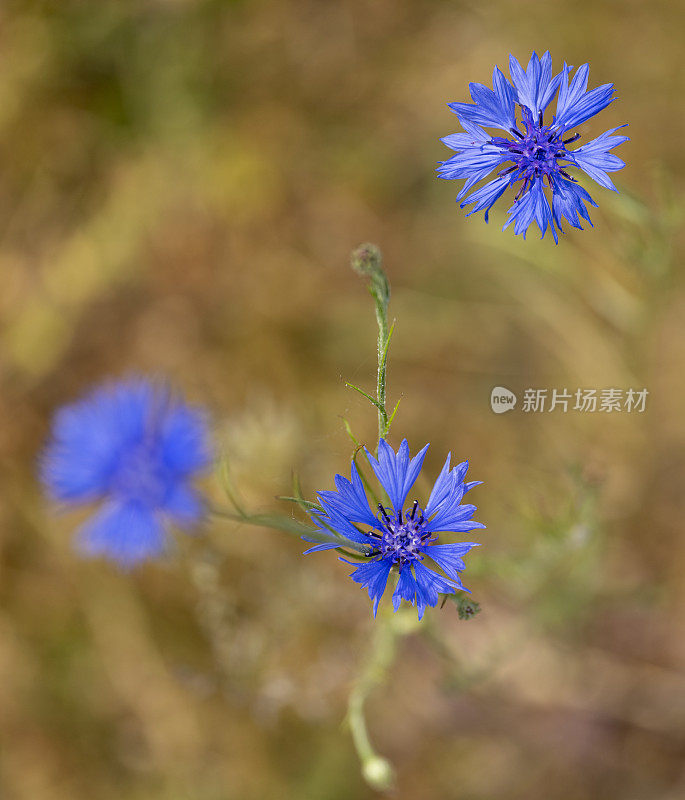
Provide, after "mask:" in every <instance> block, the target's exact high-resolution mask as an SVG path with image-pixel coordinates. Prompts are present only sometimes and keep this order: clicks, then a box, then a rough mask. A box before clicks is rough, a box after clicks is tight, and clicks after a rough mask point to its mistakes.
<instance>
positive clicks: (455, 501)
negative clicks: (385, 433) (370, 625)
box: [305, 439, 485, 619]
mask: <svg viewBox="0 0 685 800" xmlns="http://www.w3.org/2000/svg"><path fill="white" fill-rule="evenodd" d="M427 450H428V445H426V446H425V447H424V448H423V450H421V451H420V452H419V453H417V455H415V456H414V458H411V459H410V457H409V445H408V444H407V440H406V439H404V440H403V441H402V444H401V445H400V447H399V450H398V451H397V453H395V452H394V451H393V449H392V448H391V447H390V445H389V444H387V442H385V441H384V440H383V439H381V440H380V443H379V446H378V460H376V459H375V458H374V457H373V456H372V455H371V453H369V451H368V450H367V451H366V456H367V458H368V460H369V463H370V464H371V466H372V468H373V471H374V472H375V473H376V477H377V478H378V480H379V482H380V484H381V485H382V487H383V489H384V490H385V492H386V494H387V495H388V498H389V500H390V506H388V507H385V506H383V505H381V504H379V505H378V510H377V513H374V512H373V511H372V510H371V508H370V507H369V502H368V499H367V496H366V492H365V490H364V485H363V483H362V480H361V477H360V475H359V472H358V471H357V468H356V466H355V464H354V462H352V475H351V478H352V480H351V481H348V480H347V478H344V477H343V476H342V475H336V476H335V486H336V490H337V491H325V492H318V498H319V502H320V504H321V509H322V511H317V510H315V511H312V512H311V516H312V519H313V520H314V522H315V523H316V526H317V527H318V528H319V530H320V531H321V533H322V534H323V537H324V538H328V539H329V540H328V541H325V542H322V543H319V544H317V545H316V546H315V547H312V548H310V549H309V550H307V551H306V553H305V555H306V554H307V553H313V552H316V551H318V550H330V549H333V548H338V547H346V546H349V547H351V548H352V549H355V550H358V551H360V552H362V553H363V554H364V556H365V557H366V559H367V560H366V561H364V562H363V563H361V564H359V565H358V566H357V568H356V569H355V570H354V572H353V573H352V574H351V576H350V577H351V578H352V579H353V580H354V581H356V582H357V583H359V584H361V585H362V586H364V587H365V588H366V589H368V592H369V597H370V598H371V599H372V600H373V601H374V605H373V613H374V615H375V614H376V611H377V610H378V603H379V602H380V599H381V597H382V595H383V592H384V591H385V587H386V584H387V581H388V577H389V575H390V572H391V570H393V568H395V569H396V570H397V571H398V572H399V577H398V581H397V586H396V588H395V591H394V594H393V596H392V603H393V607H394V609H395V611H397V609H398V608H399V605H400V602H401V600H402V599H404V600H408V601H409V602H410V603H412V604H415V605H416V606H417V607H418V614H419V619H421V617H423V612H424V611H425V609H426V606H435V605H436V603H437V602H438V594H439V593H442V594H453V593H454V591H455V589H461V590H463V591H468V589H465V587H464V586H462V583H461V580H460V577H459V573H460V572H461V570H463V569H464V568H465V566H466V565H465V564H464V561H463V560H462V556H464V555H465V554H466V553H467V552H468V551H469V550H470V549H471V548H472V547H477V543H476V542H458V543H456V544H436V542H437V541H438V538H439V537H438V534H439V533H442V532H447V531H451V532H463V531H470V530H473V529H474V528H483V527H485V526H484V525H481V523H480V522H475V521H474V520H472V519H471V517H472V516H473V513H474V511H475V510H476V507H475V506H472V505H461V500H462V498H463V496H464V494H465V493H466V492H468V491H469V490H470V489H472V488H473V487H474V486H478V485H479V484H480V483H481V481H475V482H472V483H464V477H465V475H466V470H467V469H468V462H466V461H464V462H463V463H461V464H459V465H457V466H456V467H452V468H450V459H451V454H450V455H448V456H447V460H446V461H445V465H444V467H443V468H442V472H441V473H440V475H439V476H438V479H437V481H436V482H435V485H434V486H433V490H432V491H431V494H430V497H429V498H428V503H426V506H425V508H421V507H420V506H419V504H418V501H414V502H413V503H412V504H411V505H410V506H407V507H405V503H406V501H407V495H408V494H409V490H410V489H411V487H412V486H413V485H414V483H415V482H416V479H417V477H418V475H419V472H420V471H421V466H422V464H423V459H424V457H425V455H426V451H427ZM364 528H366V529H367V530H366V531H363V530H362V529H364ZM331 532H334V537H335V540H334V541H333V540H331ZM305 538H306V537H305ZM307 541H315V540H314V538H311V539H307ZM317 541H318V540H317ZM427 560H428V563H431V562H432V565H431V566H427V565H426V561H427ZM341 561H346V559H344V558H342V559H341ZM347 563H349V564H352V563H354V562H351V561H347ZM435 567H437V568H439V569H440V570H441V571H442V573H444V574H441V573H440V572H438V571H437V570H436V568H435Z"/></svg>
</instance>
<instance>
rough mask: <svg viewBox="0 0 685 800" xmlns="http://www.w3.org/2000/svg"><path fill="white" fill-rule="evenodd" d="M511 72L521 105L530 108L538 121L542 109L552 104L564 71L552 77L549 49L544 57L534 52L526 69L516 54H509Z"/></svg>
mask: <svg viewBox="0 0 685 800" xmlns="http://www.w3.org/2000/svg"><path fill="white" fill-rule="evenodd" d="M509 72H510V74H511V79H512V82H513V83H514V86H515V87H516V91H517V93H518V101H519V103H521V105H524V106H526V107H527V108H529V109H530V112H531V114H532V115H533V119H534V120H536V121H537V118H538V115H539V113H540V111H544V110H545V109H546V108H547V106H548V105H549V104H550V102H551V100H552V98H553V97H554V93H555V92H556V90H557V88H558V86H559V83H560V81H561V76H562V73H561V72H560V73H559V74H558V75H555V76H554V78H553V77H552V56H551V55H550V53H549V50H547V51H546V52H545V53H544V55H543V56H542V59H540V58H538V56H537V53H535V52H534V53H533V54H532V56H531V57H530V61H529V62H528V67H527V69H526V71H525V72H524V71H523V68H522V67H521V65H520V64H519V62H518V61H517V59H516V58H514V56H509Z"/></svg>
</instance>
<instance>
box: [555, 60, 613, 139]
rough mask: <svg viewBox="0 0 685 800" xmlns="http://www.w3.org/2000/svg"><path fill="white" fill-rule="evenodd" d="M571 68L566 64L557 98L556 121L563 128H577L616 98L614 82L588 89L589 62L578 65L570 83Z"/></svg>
mask: <svg viewBox="0 0 685 800" xmlns="http://www.w3.org/2000/svg"><path fill="white" fill-rule="evenodd" d="M569 70H570V68H569V67H568V66H566V65H564V69H563V76H562V80H561V85H560V88H559V98H558V100H557V113H556V115H555V123H556V125H558V126H559V127H560V128H562V129H567V128H575V126H576V125H580V124H581V123H583V122H586V121H587V120H588V119H590V117H593V116H594V115H595V114H597V113H599V112H600V111H602V110H603V109H605V108H606V107H607V106H608V105H609V103H611V102H612V101H613V100H614V97H613V94H614V85H613V83H605V84H604V85H603V86H599V87H598V88H597V89H592V90H591V91H589V92H588V91H587V81H588V76H589V73H590V68H589V67H588V65H587V64H583V66H582V67H578V70H577V71H576V74H575V75H574V76H573V80H572V81H571V84H570V85H569V83H568V75H569Z"/></svg>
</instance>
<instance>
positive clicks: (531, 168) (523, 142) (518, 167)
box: [490, 106, 580, 200]
mask: <svg viewBox="0 0 685 800" xmlns="http://www.w3.org/2000/svg"><path fill="white" fill-rule="evenodd" d="M521 117H522V119H523V128H524V130H525V133H521V131H519V129H518V128H511V132H512V133H513V134H514V136H515V137H516V138H515V139H507V138H505V137H504V136H493V138H492V139H491V140H490V144H493V145H495V147H499V148H500V149H501V150H502V152H503V153H504V154H506V156H507V159H508V160H509V161H512V162H513V163H514V166H513V167H509V168H508V169H505V170H503V171H501V172H500V173H499V175H500V176H503V175H508V174H510V173H513V172H515V174H514V175H512V179H513V180H523V186H522V187H521V190H520V191H519V193H518V195H517V196H516V199H517V200H518V199H519V197H521V195H522V194H523V193H524V192H525V191H526V189H527V188H528V187H529V186H530V184H531V183H532V182H533V181H534V180H536V179H538V178H539V179H540V180H544V178H545V177H547V182H548V183H549V185H550V187H552V185H553V183H554V179H555V178H556V177H557V176H558V175H562V176H563V177H564V178H567V179H568V180H571V181H575V178H572V177H571V176H570V175H569V174H568V172H566V171H565V170H564V169H563V168H562V166H565V165H562V164H560V161H562V160H565V159H566V160H570V161H573V157H572V156H571V154H570V153H569V151H568V150H567V149H566V145H567V144H570V143H571V142H575V141H576V139H578V138H579V136H580V134H575V135H574V136H571V137H570V138H568V139H564V140H562V138H561V137H562V135H563V133H562V131H561V130H559V129H557V128H556V127H555V126H554V125H545V124H544V122H543V116H542V111H541V112H540V114H539V115H538V118H537V120H534V119H533V115H532V114H531V112H530V109H528V108H526V106H521Z"/></svg>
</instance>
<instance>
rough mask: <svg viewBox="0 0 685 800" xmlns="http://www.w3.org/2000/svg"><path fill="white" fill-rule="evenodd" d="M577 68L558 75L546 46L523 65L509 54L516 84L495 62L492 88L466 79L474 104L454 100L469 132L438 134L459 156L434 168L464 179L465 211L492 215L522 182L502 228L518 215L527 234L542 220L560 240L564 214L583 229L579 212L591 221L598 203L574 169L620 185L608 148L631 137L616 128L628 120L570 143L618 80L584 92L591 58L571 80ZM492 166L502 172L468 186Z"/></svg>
mask: <svg viewBox="0 0 685 800" xmlns="http://www.w3.org/2000/svg"><path fill="white" fill-rule="evenodd" d="M572 69H573V67H569V66H568V65H567V64H564V68H563V69H562V70H561V72H559V73H558V74H557V75H554V76H553V75H552V57H551V56H550V54H549V52H546V53H545V54H544V55H543V56H542V58H538V56H537V54H536V53H533V55H532V56H531V58H530V61H529V62H528V67H527V69H526V70H525V71H524V70H523V68H522V67H521V65H520V64H519V62H518V61H517V60H516V59H515V58H514V56H509V72H510V74H511V80H512V83H509V81H508V80H507V79H506V78H505V76H504V74H503V73H502V72H501V70H500V69H499V68H498V67H495V70H494V72H493V75H492V85H493V88H492V89H488V87H487V86H484V85H483V84H481V83H471V84H470V85H469V89H470V91H471V98H472V99H473V104H471V103H449V107H450V108H451V109H452V111H454V113H455V114H456V115H457V117H458V118H459V122H460V123H461V125H462V127H463V128H464V131H465V133H453V134H452V135H451V136H446V137H445V138H444V139H442V140H441V141H443V142H444V143H445V144H446V145H447V146H448V147H449V148H451V149H452V150H454V151H455V152H456V155H454V156H452V157H451V158H450V159H448V160H447V161H443V162H441V163H440V164H439V166H438V168H437V169H438V173H439V175H440V177H441V178H444V179H446V180H453V179H462V178H463V179H464V181H465V182H464V186H463V187H462V189H461V191H460V192H459V194H458V195H457V200H461V201H462V202H461V205H460V208H464V207H465V206H470V205H473V209H472V210H471V211H470V212H469V213H468V214H467V216H470V215H471V214H475V213H476V212H478V211H485V221H486V222H487V221H488V213H489V211H490V208H491V207H492V206H493V204H494V203H495V202H496V200H497V199H498V198H499V197H501V196H502V195H503V194H504V192H505V191H506V190H507V189H508V188H509V187H510V186H514V185H517V191H516V194H515V197H514V204H513V205H512V206H511V208H510V209H509V211H508V214H509V216H508V218H507V221H506V223H505V225H504V228H507V227H508V226H509V225H511V223H512V222H513V223H514V233H515V234H519V233H522V234H523V238H524V239H525V238H526V231H527V230H528V228H529V227H530V226H531V225H532V224H533V222H537V224H538V227H539V228H540V231H541V233H542V237H543V238H544V236H545V233H546V232H547V227H548V226H549V227H550V228H551V230H552V236H553V237H554V241H555V242H558V236H557V228H558V229H559V231H560V232H561V233H563V231H562V228H561V222H562V219H564V218H566V219H567V220H568V222H569V223H570V224H571V225H572V226H573V227H574V228H582V226H581V224H580V217H582V218H583V219H585V220H587V221H588V222H589V223H590V225H592V222H590V216H589V214H588V210H587V206H586V203H589V204H590V205H592V206H596V205H597V203H595V201H594V200H593V199H592V198H591V197H590V195H589V194H588V192H586V191H585V189H583V188H582V187H581V186H580V185H579V184H578V181H577V179H576V178H575V177H573V175H571V173H570V172H569V169H573V168H577V169H580V170H582V171H583V172H585V173H587V174H588V175H589V176H590V177H591V178H592V179H593V180H594V181H596V182H597V183H598V184H599V185H600V186H604V187H605V188H607V189H613V190H614V191H618V190H617V189H616V187H615V186H614V184H613V183H612V181H611V178H610V177H609V176H608V175H607V172H615V171H616V170H619V169H622V168H623V167H624V166H625V163H624V162H623V161H621V159H620V158H618V157H617V156H615V155H612V154H611V153H610V151H611V150H613V149H614V148H615V147H617V146H618V145H620V144H622V143H623V142H627V141H628V137H627V136H614V135H613V134H614V133H616V131H617V130H619V129H620V128H624V127H626V126H625V125H620V126H619V127H618V128H611V129H610V130H608V131H606V132H605V133H603V134H602V135H601V136H598V137H597V138H596V139H593V140H592V141H590V142H588V143H587V144H585V145H583V146H582V147H578V148H576V149H575V150H573V149H569V145H571V144H573V143H574V142H576V141H578V139H579V138H580V133H578V132H573V133H571V131H573V129H574V128H576V126H578V125H581V124H582V123H583V122H586V121H587V120H588V119H590V117H593V116H594V115H595V114H597V113H598V112H600V111H602V109H604V108H606V107H607V106H608V105H609V103H611V102H612V101H613V100H614V99H615V98H614V97H613V94H614V85H613V84H611V83H606V84H604V85H603V86H599V87H598V88H596V89H591V90H590V91H587V82H588V73H589V68H588V65H587V64H583V66H582V67H579V68H578V69H577V70H576V72H575V75H574V76H573V79H572V80H571V83H570V84H569V74H570V71H571V70H572ZM512 84H513V85H512ZM557 91H558V97H557V105H556V113H555V114H554V115H553V116H552V120H551V122H549V120H548V122H547V123H546V122H545V111H546V109H547V107H548V106H549V104H550V103H551V102H552V99H553V98H554V95H555V94H556V93H557ZM517 107H518V109H519V114H520V120H519V119H517V114H516V109H517ZM485 128H498V129H501V130H503V131H505V132H506V136H492V135H491V134H490V133H488V132H487V131H486V130H485ZM493 170H498V172H497V175H496V176H495V177H494V178H493V179H492V180H490V181H488V182H487V183H485V184H483V185H481V186H479V188H476V189H475V190H474V191H471V190H472V189H473V188H474V187H475V186H477V185H478V184H480V182H481V181H482V180H484V179H485V178H486V177H487V176H488V175H489V174H490V173H491V172H492V171H493ZM545 179H546V180H547V188H546V187H545ZM518 184H520V185H518ZM469 192H471V194H469ZM548 193H551V201H552V202H551V205H550V201H549V197H548Z"/></svg>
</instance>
